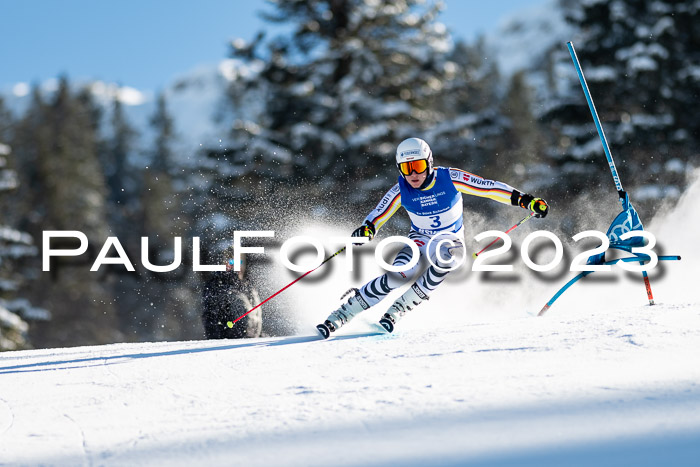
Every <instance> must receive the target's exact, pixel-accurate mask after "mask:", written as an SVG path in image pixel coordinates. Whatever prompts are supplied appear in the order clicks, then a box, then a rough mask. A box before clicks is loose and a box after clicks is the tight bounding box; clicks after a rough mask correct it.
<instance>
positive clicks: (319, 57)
mask: <svg viewBox="0 0 700 467" xmlns="http://www.w3.org/2000/svg"><path fill="white" fill-rule="evenodd" d="M274 6H275V10H274V11H272V12H268V13H267V14H266V15H265V18H266V19H268V20H270V21H272V22H274V23H284V24H286V25H288V26H287V27H291V29H292V31H291V32H290V33H288V34H283V35H281V36H279V37H275V38H272V39H269V40H267V39H266V38H265V35H264V34H261V35H259V36H258V37H257V38H256V39H255V40H254V41H253V42H252V43H244V42H243V41H241V40H237V41H234V42H233V55H234V56H235V57H237V58H239V59H241V60H243V61H245V62H246V63H247V64H248V66H249V69H251V70H254V73H250V74H248V75H247V76H241V77H240V78H239V79H237V80H236V81H235V82H234V84H233V87H232V89H231V95H232V98H233V102H234V103H236V102H237V100H238V99H241V98H246V97H249V96H250V95H251V93H254V94H255V95H256V96H259V98H260V105H259V109H258V110H259V111H258V112H257V114H255V115H253V116H252V118H251V116H249V117H248V118H247V119H243V118H241V119H238V120H237V121H236V122H235V123H234V125H233V127H234V128H233V129H234V131H233V138H232V141H231V142H230V143H229V145H228V148H226V149H227V150H224V151H214V152H212V153H210V156H211V157H214V158H219V159H221V157H222V156H225V157H226V158H227V160H226V161H225V163H227V164H230V165H232V166H233V167H235V169H236V170H231V169H230V170H228V173H229V174H232V175H241V174H252V173H253V172H255V174H256V175H257V176H260V175H262V176H264V177H266V178H271V179H278V180H284V181H285V182H294V183H299V182H300V181H301V182H308V181H314V180H315V181H319V180H324V179H325V180H332V179H339V178H349V179H351V180H362V179H367V178H368V177H371V176H375V175H377V174H381V173H383V171H384V170H385V169H386V168H387V167H389V166H392V165H393V164H391V157H390V155H391V154H392V153H393V150H394V147H395V145H396V143H397V141H399V140H401V139H402V138H404V137H407V136H408V135H411V134H416V133H419V134H420V133H421V132H422V131H424V130H425V129H428V128H430V127H432V126H433V125H435V124H436V123H437V122H439V121H440V120H441V118H442V115H441V114H440V112H439V110H438V109H436V106H435V104H434V103H435V102H436V101H437V100H438V98H439V97H440V96H441V95H442V94H443V93H444V92H445V91H446V83H448V82H449V81H450V80H452V79H454V75H455V73H456V66H455V65H454V64H453V63H452V62H450V61H449V60H448V58H447V52H448V51H449V50H450V47H451V43H450V39H449V35H448V33H447V30H446V29H445V27H444V26H443V25H442V24H441V23H438V22H437V21H436V15H437V13H438V11H439V5H437V4H428V5H426V4H425V2H421V1H416V0H391V1H383V2H372V1H365V0H311V1H298V0H282V1H278V2H275V4H274ZM222 162H224V161H222ZM238 180H240V179H238ZM225 185H227V186H230V184H225ZM215 188H216V187H215Z"/></svg>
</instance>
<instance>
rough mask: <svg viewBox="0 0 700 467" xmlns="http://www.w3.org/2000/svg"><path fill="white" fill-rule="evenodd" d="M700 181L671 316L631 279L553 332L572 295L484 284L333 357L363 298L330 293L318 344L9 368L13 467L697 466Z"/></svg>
mask: <svg viewBox="0 0 700 467" xmlns="http://www.w3.org/2000/svg"><path fill="white" fill-rule="evenodd" d="M697 175H698V174H696V181H695V183H693V184H692V186H691V188H690V189H689V190H688V192H687V193H686V194H685V195H684V197H683V198H682V199H681V200H680V201H679V203H678V204H677V206H676V207H675V208H674V209H670V210H668V213H667V215H666V216H664V217H663V218H659V219H654V220H653V221H652V222H650V223H649V224H648V226H647V228H648V229H649V230H650V231H652V232H654V233H655V234H656V236H657V237H658V238H659V244H660V246H661V247H662V248H663V250H664V251H665V253H666V254H671V253H674V254H681V255H682V256H683V260H682V261H680V262H674V264H670V265H666V266H665V267H664V268H663V269H660V270H656V271H654V272H653V273H652V274H650V277H651V278H652V287H653V289H654V294H655V296H656V299H657V302H658V305H656V306H654V307H650V306H648V305H645V304H644V303H645V302H646V294H645V293H644V289H643V286H642V284H641V280H640V279H639V277H638V276H635V275H625V274H622V273H621V272H620V271H617V272H613V273H611V276H612V278H613V279H614V280H609V279H608V280H604V281H600V280H592V281H582V283H581V284H577V285H576V286H575V287H574V288H572V289H571V290H570V292H567V294H565V295H564V296H563V297H562V298H561V299H560V300H559V301H558V302H557V303H556V304H555V305H554V306H553V307H552V308H551V309H550V311H549V312H548V314H547V315H546V316H544V317H542V318H537V317H534V316H533V314H534V313H536V312H537V311H538V310H539V308H540V307H541V305H542V304H543V303H544V302H545V301H546V299H547V298H549V296H551V294H552V293H554V291H555V290H556V288H557V287H558V284H560V283H562V281H561V280H559V279H558V280H557V281H552V282H550V283H547V282H545V283H544V284H543V283H542V282H532V281H520V282H505V283H504V282H501V283H494V284H491V283H488V281H483V280H481V282H479V283H476V279H475V278H473V277H471V278H469V279H468V280H467V281H466V283H463V282H462V281H453V282H452V283H449V284H445V285H444V289H443V287H441V290H439V291H438V293H437V294H436V295H434V296H433V298H432V299H431V300H430V302H429V303H427V304H425V305H423V306H422V307H421V308H419V309H418V310H416V312H415V313H413V314H409V315H408V316H406V317H405V318H404V319H403V320H402V321H401V322H400V323H399V326H398V327H397V330H396V332H395V333H394V334H391V335H389V334H384V333H383V332H381V331H380V330H379V329H378V328H377V326H376V325H375V324H374V323H376V320H377V319H378V315H379V314H380V313H381V310H379V311H374V310H370V311H368V312H366V313H364V314H362V315H360V316H359V317H358V318H356V319H355V320H354V321H353V322H352V323H350V324H349V325H347V326H346V327H344V328H343V329H342V330H341V333H339V335H338V336H335V337H334V338H333V339H330V340H328V341H322V340H320V339H319V337H317V336H316V335H313V334H314V333H313V331H314V330H313V328H312V327H311V324H312V323H313V322H317V321H318V320H319V319H320V318H322V317H323V316H325V314H326V313H327V311H328V302H327V301H326V298H325V295H328V296H330V295H335V296H336V300H337V295H338V294H339V292H338V290H341V286H342V285H344V286H347V284H346V283H336V282H335V281H333V280H330V282H331V283H330V284H326V283H323V285H320V284H319V283H318V282H316V283H314V281H312V280H310V281H308V282H307V283H304V284H302V283H300V284H299V288H298V289H295V290H296V292H294V293H295V294H306V295H305V296H303V295H294V294H292V296H293V297H294V300H296V304H295V306H294V307H295V308H297V309H298V308H301V307H302V305H303V307H305V308H306V309H307V310H311V311H310V312H309V313H303V314H300V315H298V316H297V318H298V319H299V321H300V322H301V323H305V324H304V325H303V326H302V327H301V334H302V335H299V336H292V337H283V338H266V339H251V340H242V341H191V342H170V343H141V344H115V345H107V346H99V347H81V348H69V349H48V350H35V351H21V352H7V353H3V354H0V465H12V466H15V465H107V466H111V465H129V466H140V465H176V466H177V465H183V466H185V465H187V466H190V465H246V466H255V465H261V466H262V465H299V466H307V465H328V464H337V465H465V464H469V465H483V466H497V465H517V466H523V465H525V466H527V465H532V466H535V465H537V466H543V465H567V466H571V465H598V466H604V465H636V466H645V465H662V464H663V465H674V466H679V465H681V466H682V465H693V466H694V465H697V459H698V458H699V457H700V365H699V364H698V360H699V358H698V357H700V348H699V344H700V299H699V298H700V297H699V296H698V291H697V290H698V288H697V279H696V277H697V271H698V270H699V267H700V264H698V263H699V261H698V260H699V259H700V254H699V252H698V246H697V243H696V242H695V238H694V235H695V232H697V228H698V227H699V226H700V215H699V214H698V212H697V207H696V201H695V200H697V199H698V196H700V181H698V180H697ZM552 215H554V213H552ZM611 218H612V216H611ZM548 219H549V218H548ZM596 274H598V273H596ZM593 276H595V274H594V275H593ZM593 276H591V277H593ZM617 276H620V277H617ZM616 277H617V279H615V278H616ZM331 279H332V277H331ZM365 279H366V277H365ZM357 280H358V281H361V280H362V278H358V279H357ZM504 284H505V285H504ZM533 284H536V285H533ZM304 287H308V288H304ZM312 290H315V291H316V292H317V294H318V295H317V296H314V295H310V293H311V291H312ZM299 291H302V292H299ZM340 293H342V292H340ZM324 294H325V295H324ZM310 297H313V300H310V299H309V298H310Z"/></svg>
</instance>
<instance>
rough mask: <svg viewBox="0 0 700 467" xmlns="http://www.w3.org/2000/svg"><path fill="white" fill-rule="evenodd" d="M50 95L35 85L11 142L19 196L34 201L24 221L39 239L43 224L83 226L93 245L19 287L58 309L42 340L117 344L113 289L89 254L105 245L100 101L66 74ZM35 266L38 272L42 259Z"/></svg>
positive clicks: (39, 329) (38, 335)
mask: <svg viewBox="0 0 700 467" xmlns="http://www.w3.org/2000/svg"><path fill="white" fill-rule="evenodd" d="M47 101H48V102H46V101H45V99H44V98H43V97H42V96H41V95H40V93H39V91H38V90H37V89H35V91H34V97H33V102H32V105H31V106H30V107H29V109H28V110H27V113H26V114H25V115H24V117H23V118H22V121H21V122H20V123H19V124H18V129H17V130H18V131H17V132H16V133H17V134H16V138H14V142H13V147H14V148H15V151H16V155H17V159H18V160H21V161H22V163H21V164H18V170H19V171H20V175H21V176H20V179H21V181H22V183H23V185H24V186H21V187H20V194H22V195H25V194H26V195H27V198H28V199H31V204H30V205H29V206H27V204H24V205H23V207H24V208H27V210H26V211H25V212H26V213H27V214H25V216H24V225H25V226H26V227H25V228H26V230H28V231H29V232H30V233H31V234H32V235H33V236H34V237H37V236H39V237H40V236H41V232H42V231H43V230H79V231H81V232H83V233H85V235H86V236H87V237H88V239H89V243H90V246H91V248H90V249H89V252H88V253H87V254H86V255H84V256H83V257H80V258H76V259H75V260H74V261H70V262H62V263H61V264H54V265H53V266H52V271H51V273H46V272H44V273H41V274H40V275H39V276H38V277H37V280H36V281H34V282H32V283H31V284H27V286H26V287H25V288H23V289H22V290H21V291H22V292H23V293H26V294H27V295H30V296H32V297H33V298H34V299H35V300H36V301H37V304H38V305H39V306H42V307H44V308H46V309H48V310H49V311H51V313H52V315H53V320H52V321H51V323H50V324H48V325H44V324H41V323H38V324H37V325H36V326H33V327H32V329H31V330H30V335H31V337H32V340H33V341H35V342H37V343H40V344H41V345H44V346H46V345H79V344H87V343H102V342H114V341H115V340H117V339H118V338H119V337H118V332H117V331H115V329H116V326H115V323H114V313H113V308H112V305H111V303H112V297H111V293H110V291H109V288H108V287H107V286H105V285H104V284H102V283H100V282H99V278H100V276H99V275H98V274H96V273H91V272H90V271H89V269H90V265H91V263H90V262H89V257H90V256H91V255H92V257H93V258H94V255H95V254H96V252H95V251H94V248H95V246H101V245H102V243H103V242H104V241H105V239H106V237H107V232H108V227H107V219H106V201H105V198H106V193H107V189H106V184H105V180H104V176H103V174H102V170H101V166H100V164H99V160H98V154H97V146H98V134H97V128H98V125H97V124H96V122H95V121H94V118H95V115H96V114H95V105H94V103H92V102H91V98H90V96H89V94H88V93H81V94H80V95H78V96H76V95H74V93H73V92H72V91H71V88H70V85H69V82H68V79H67V78H65V77H63V78H61V79H60V80H59V86H58V89H57V90H56V92H55V93H54V94H53V95H52V96H51V97H50V99H47ZM26 180H29V181H30V183H31V185H27V183H26V182H25V181H26ZM25 203H26V202H25ZM62 246H63V247H65V248H75V247H76V246H77V245H76V244H73V243H71V244H65V245H62ZM54 247H57V246H56V245H54ZM31 266H32V268H33V269H34V270H35V271H36V270H39V271H41V262H40V261H39V260H38V259H37V260H36V261H35V262H32V263H31Z"/></svg>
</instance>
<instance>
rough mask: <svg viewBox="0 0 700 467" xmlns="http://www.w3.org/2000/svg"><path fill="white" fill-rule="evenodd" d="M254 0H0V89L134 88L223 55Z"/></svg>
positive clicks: (453, 0)
mask: <svg viewBox="0 0 700 467" xmlns="http://www.w3.org/2000/svg"><path fill="white" fill-rule="evenodd" d="M444 3H445V5H446V9H445V12H444V13H443V14H442V18H441V21H442V22H444V23H445V24H446V25H447V26H448V27H449V28H450V29H451V30H452V31H453V33H454V34H455V35H457V36H461V37H464V38H467V39H472V38H474V37H475V36H476V35H477V34H478V33H482V32H486V31H489V30H492V29H493V28H494V27H495V26H496V25H497V24H498V22H499V20H500V19H501V18H502V17H503V15H504V14H509V13H512V12H513V11H516V10H518V9H520V8H523V7H527V6H530V5H533V4H539V3H542V0H491V1H487V2H483V1H472V0H446V1H445V2H444ZM266 8H269V7H268V6H267V4H266V2H264V1H262V0H247V1H246V0H228V1H224V0H196V1H194V0H193V1H186V0H168V1H155V0H118V1H100V0H60V1H59V0H0V17H2V18H3V21H2V24H3V27H2V40H1V42H0V89H6V88H7V87H8V86H11V85H13V84H15V83H18V82H28V83H35V82H42V81H45V80H47V79H49V78H53V77H57V76H58V75H59V74H61V73H65V74H67V75H68V76H69V78H71V79H80V80H82V79H100V80H103V81H108V82H116V83H119V84H122V85H127V86H132V87H136V88H139V89H142V90H158V89H159V88H162V87H164V86H165V85H166V84H168V82H169V81H170V80H171V79H172V78H173V77H174V76H176V75H178V74H180V73H183V72H186V71H188V70H190V69H192V68H194V67H196V66H197V65H201V64H209V63H216V62H218V61H219V60H221V59H224V58H226V57H227V53H228V42H229V41H230V40H231V39H234V38H237V37H241V38H243V39H251V38H252V37H253V36H254V34H255V32H256V31H258V30H260V29H261V28H264V27H265V23H264V22H263V21H262V20H261V19H260V18H259V17H258V16H257V14H256V12H258V11H260V10H262V9H266Z"/></svg>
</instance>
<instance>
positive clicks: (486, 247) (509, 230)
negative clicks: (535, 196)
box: [472, 212, 535, 258]
mask: <svg viewBox="0 0 700 467" xmlns="http://www.w3.org/2000/svg"><path fill="white" fill-rule="evenodd" d="M533 217H535V213H534V212H531V213H530V214H528V215H527V216H526V217H523V218H522V219H520V221H519V222H518V223H517V224H515V225H514V226H513V227H511V228H510V229H508V230H506V234H509V233H511V232H512V231H513V230H515V229H516V228H517V227H518V226H519V225H522V224H524V223H525V222H527V221H529V220H530V219H532V218H533ZM498 240H500V238H497V239H496V240H494V241H492V242H491V243H489V244H488V245H486V246H485V247H484V248H483V249H482V250H481V251H480V252H478V253H474V254H473V255H472V256H473V257H474V258H476V257H477V256H479V255H480V254H481V253H483V252H484V251H486V250H488V249H489V248H490V247H491V245H493V244H494V243H496V242H497V241H498Z"/></svg>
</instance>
